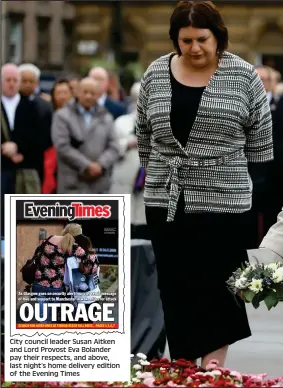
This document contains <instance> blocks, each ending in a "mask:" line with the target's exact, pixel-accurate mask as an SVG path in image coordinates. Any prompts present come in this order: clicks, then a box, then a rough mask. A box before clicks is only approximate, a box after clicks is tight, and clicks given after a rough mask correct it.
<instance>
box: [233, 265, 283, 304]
mask: <svg viewBox="0 0 283 388" xmlns="http://www.w3.org/2000/svg"><path fill="white" fill-rule="evenodd" d="M246 264H247V267H246V268H242V269H241V268H238V269H237V270H236V271H235V272H233V274H232V276H231V277H230V278H229V280H228V281H227V285H228V288H229V290H230V291H231V292H232V293H233V294H234V295H235V296H236V295H240V296H241V297H242V298H243V299H244V300H245V301H246V302H248V303H252V305H253V307H254V308H256V309H257V308H258V307H259V305H260V303H261V302H262V301H264V303H265V304H266V307H267V309H268V310H270V309H271V308H272V307H275V306H276V305H277V304H278V302H279V301H282V300H283V263H270V264H259V263H258V264H254V265H251V264H249V263H246Z"/></svg>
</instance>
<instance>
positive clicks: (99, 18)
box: [2, 0, 283, 75]
mask: <svg viewBox="0 0 283 388" xmlns="http://www.w3.org/2000/svg"><path fill="white" fill-rule="evenodd" d="M176 3H177V1H176V0H171V1H162V0H159V1H136V0H131V1H124V0H120V1H101V0H100V1H99V0H92V1H84V0H78V1H74V0H71V1H45V0H44V1H42V0H37V1H3V2H2V20H3V23H2V39H3V40H2V41H3V42H4V45H3V47H2V58H3V60H4V61H5V62H7V61H11V62H14V63H21V62H33V63H35V64H37V65H38V66H40V67H41V68H42V69H48V70H52V69H58V70H65V71H70V70H72V71H78V72H82V73H85V72H86V71H87V69H89V67H90V66H91V65H92V63H93V61H94V60H96V59H97V58H100V59H101V58H103V59H104V60H105V61H109V60H111V59H112V58H113V49H114V51H115V46H117V44H118V43H117V42H120V48H121V49H120V53H121V61H122V63H123V64H125V63H127V62H139V63H141V64H142V67H143V68H145V67H146V66H147V65H148V64H149V63H150V62H151V61H152V60H154V59H156V58H157V57H158V56H160V55H162V54H165V53H167V52H170V51H171V50H172V44H171V41H170V40H169V36H168V30H169V17H170V14H171V12H172V10H173V8H174V6H175V5H176ZM215 3H216V5H217V6H218V8H219V9H220V11H221V13H222V15H223V18H224V20H225V22H226V24H227V27H228V29H229V34H230V47H229V50H230V51H232V52H235V53H237V54H239V55H240V56H242V57H243V58H244V59H246V60H248V61H249V62H251V63H254V64H256V63H261V62H264V63H266V64H269V65H271V66H273V67H275V68H277V69H278V70H280V71H281V73H282V75H283V2H282V1H280V0H277V1H276V0H265V1H261V0H246V1H244V0H242V1H240V0H215ZM115 25H116V32H115V31H113V26H115ZM116 48H117V47H116Z"/></svg>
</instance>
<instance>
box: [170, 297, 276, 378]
mask: <svg viewBox="0 0 283 388" xmlns="http://www.w3.org/2000/svg"><path fill="white" fill-rule="evenodd" d="M246 307H247V312H248V316H249V322H250V327H251V331H252V336H251V337H249V338H247V339H245V340H242V341H238V342H236V343H235V344H233V345H231V346H230V347H229V352H228V356H227V360H226V363H225V367H227V368H229V369H231V370H235V371H237V372H240V373H244V374H259V373H267V374H268V376H269V377H270V378H275V377H281V376H283V302H280V303H279V304H278V305H277V306H276V307H275V308H273V309H271V310H270V311H268V310H267V308H266V307H265V305H264V304H263V305H260V307H259V308H258V309H257V310H256V309H254V308H253V307H252V305H250V304H247V305H246ZM164 357H168V358H169V351H168V347H167V346H166V349H165V354H164Z"/></svg>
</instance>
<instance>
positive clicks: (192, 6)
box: [169, 1, 228, 56]
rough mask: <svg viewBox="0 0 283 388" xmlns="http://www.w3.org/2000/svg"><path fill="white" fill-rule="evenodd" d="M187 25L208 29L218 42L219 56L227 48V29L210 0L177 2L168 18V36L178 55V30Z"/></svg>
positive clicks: (179, 51) (179, 52) (179, 53)
mask: <svg viewBox="0 0 283 388" xmlns="http://www.w3.org/2000/svg"><path fill="white" fill-rule="evenodd" d="M189 26H192V27H194V28H206V29H209V30H210V31H211V32H212V33H213V35H214V36H215V38H216V40H217V42H218V45H217V52H218V55H219V56H221V55H222V54H223V52H224V51H225V50H226V49H227V47H228V30H227V28H226V26H225V24H224V21H223V19H222V17H221V15H220V13H219V11H218V10H217V8H216V7H215V5H214V4H213V3H212V2H211V1H181V2H179V3H178V4H177V6H176V8H175V10H174V11H173V13H172V15H171V18H170V30H169V36H170V39H171V40H172V42H173V44H174V48H175V49H176V51H177V54H178V55H179V56H180V55H182V53H181V50H180V47H179V44H178V37H179V31H180V29H181V28H183V27H189Z"/></svg>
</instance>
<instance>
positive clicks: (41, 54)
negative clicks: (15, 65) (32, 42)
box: [37, 17, 50, 66]
mask: <svg viewBox="0 0 283 388" xmlns="http://www.w3.org/2000/svg"><path fill="white" fill-rule="evenodd" d="M49 26H50V19H49V18H46V17H38V18H37V57H38V64H39V65H41V66H45V65H47V64H48V62H49V53H50V33H49Z"/></svg>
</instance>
